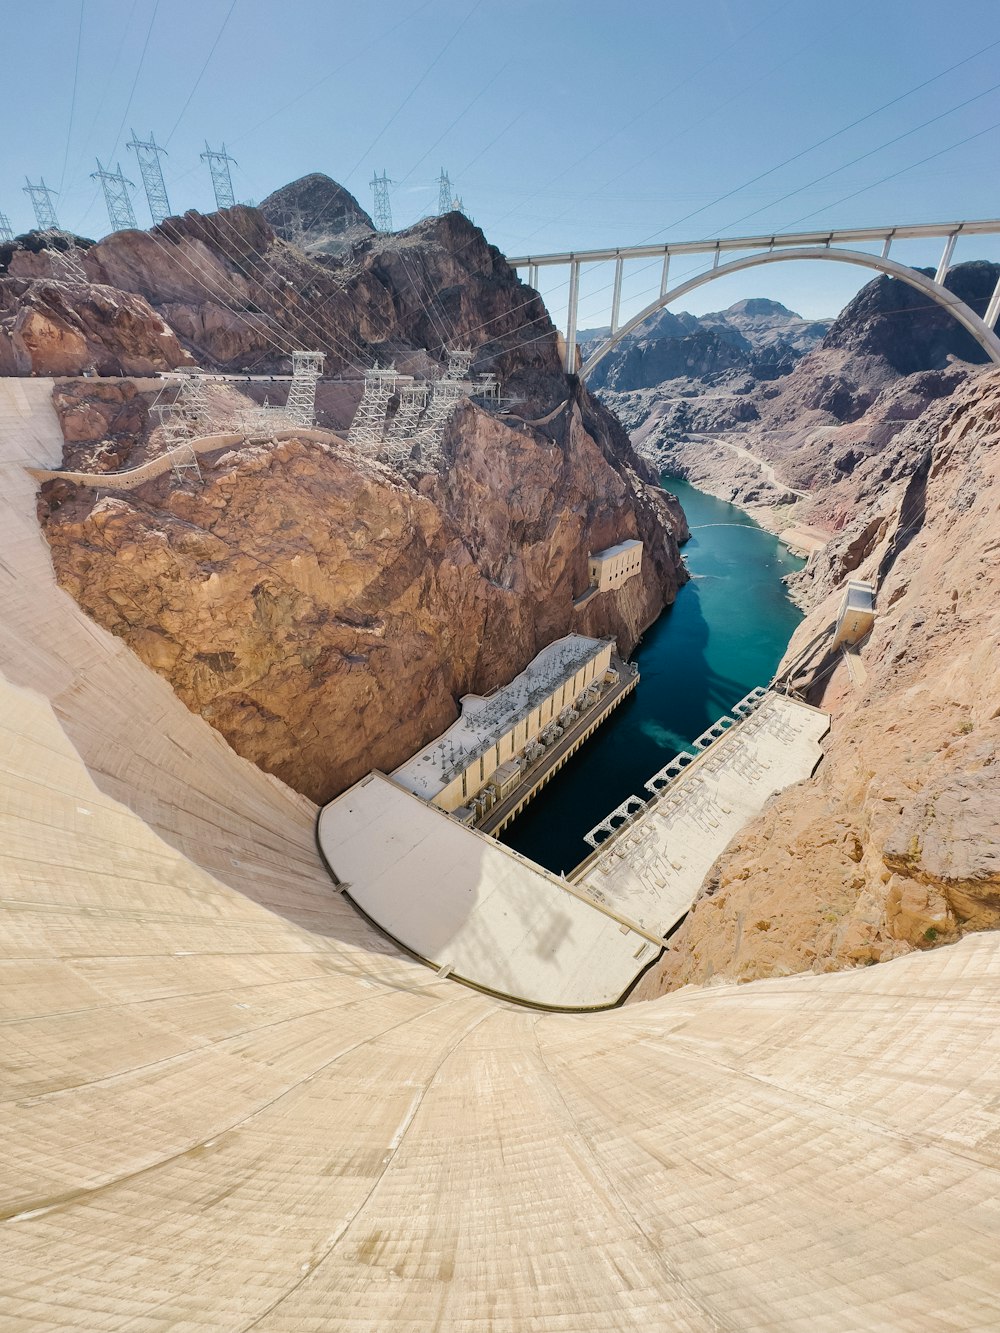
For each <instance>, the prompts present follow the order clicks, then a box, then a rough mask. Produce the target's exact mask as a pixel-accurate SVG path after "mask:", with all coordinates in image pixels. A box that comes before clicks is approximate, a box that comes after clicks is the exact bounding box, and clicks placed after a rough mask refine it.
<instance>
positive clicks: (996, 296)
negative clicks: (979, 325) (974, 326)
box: [983, 278, 1000, 329]
mask: <svg viewBox="0 0 1000 1333" xmlns="http://www.w3.org/2000/svg"><path fill="white" fill-rule="evenodd" d="M998 316H1000V278H997V285H996V286H995V287H994V288H993V295H992V296H991V297H990V303H989V305H988V306H987V307H986V314H985V315H984V316H983V323H984V324H985V325H986V327H987V328H988V329H995V328H996V326H997V317H998Z"/></svg>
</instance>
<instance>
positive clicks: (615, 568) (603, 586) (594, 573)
mask: <svg viewBox="0 0 1000 1333" xmlns="http://www.w3.org/2000/svg"><path fill="white" fill-rule="evenodd" d="M641 569H642V542H640V541H636V540H630V541H625V542H619V543H618V545H617V546H609V547H608V548H607V550H606V551H595V552H594V553H593V554H592V555H591V557H590V584H591V587H593V588H596V590H597V591H598V592H609V591H610V590H611V589H612V588H620V587H621V586H622V584H623V583H624V582H625V581H626V580H627V579H630V578H631V577H632V575H633V574H638V573H639V571H640V570H641Z"/></svg>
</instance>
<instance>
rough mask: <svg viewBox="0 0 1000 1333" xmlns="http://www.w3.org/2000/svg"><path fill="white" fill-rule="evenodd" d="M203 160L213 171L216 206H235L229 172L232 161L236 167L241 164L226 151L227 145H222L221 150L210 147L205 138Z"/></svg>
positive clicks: (231, 179)
mask: <svg viewBox="0 0 1000 1333" xmlns="http://www.w3.org/2000/svg"><path fill="white" fill-rule="evenodd" d="M201 160H202V161H203V162H207V163H208V169H209V171H210V172H211V173H212V189H213V190H214V191H215V206H216V208H233V207H234V206H235V204H236V196H235V194H233V178H232V176H231V175H230V174H229V164H230V162H231V163H232V164H233V166H234V167H236V166H239V163H238V162H237V161H236V158H235V157H230V156H229V154H228V153H227V152H226V145H225V144H223V145H222V149H221V151H216V150H215V149H212V148H209V146H208V140H207V139H206V140H205V151H204V152H203V153H202V155H201Z"/></svg>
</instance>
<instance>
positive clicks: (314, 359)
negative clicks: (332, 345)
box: [285, 352, 324, 426]
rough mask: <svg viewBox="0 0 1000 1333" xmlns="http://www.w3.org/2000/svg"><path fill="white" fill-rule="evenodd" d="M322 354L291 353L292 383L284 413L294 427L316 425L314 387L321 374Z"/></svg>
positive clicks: (289, 387)
mask: <svg viewBox="0 0 1000 1333" xmlns="http://www.w3.org/2000/svg"><path fill="white" fill-rule="evenodd" d="M323 357H324V353H323V352H293V353H292V382H291V384H290V385H289V386H288V400H287V402H286V403H285V413H286V415H287V416H288V419H289V420H290V421H291V422H292V423H293V424H294V425H296V426H314V425H315V424H316V385H317V384H318V383H319V378H320V376H321V375H322V374H323Z"/></svg>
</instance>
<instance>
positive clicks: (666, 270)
mask: <svg viewBox="0 0 1000 1333" xmlns="http://www.w3.org/2000/svg"><path fill="white" fill-rule="evenodd" d="M669 278H670V251H669V250H667V251H666V252H665V253H664V256H663V272H662V273H661V274H660V295H661V296H666V294H667V283H668V280H669Z"/></svg>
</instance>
